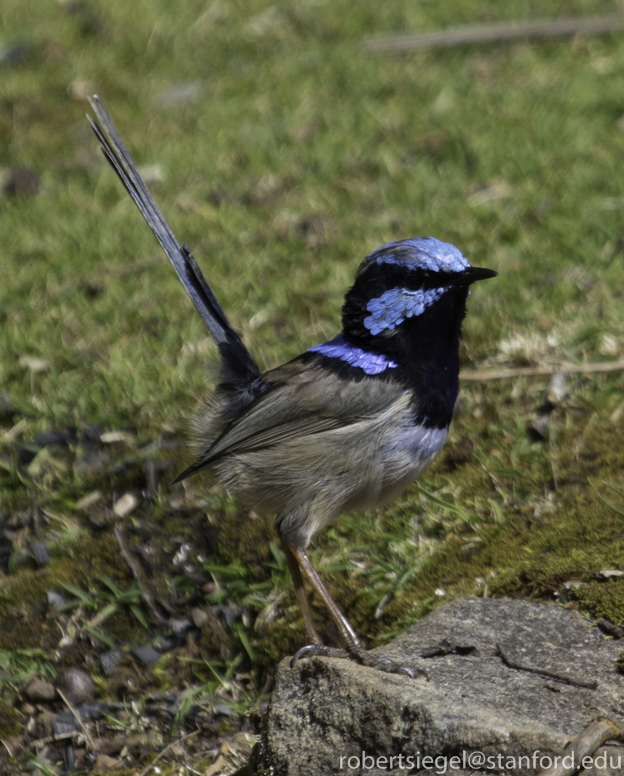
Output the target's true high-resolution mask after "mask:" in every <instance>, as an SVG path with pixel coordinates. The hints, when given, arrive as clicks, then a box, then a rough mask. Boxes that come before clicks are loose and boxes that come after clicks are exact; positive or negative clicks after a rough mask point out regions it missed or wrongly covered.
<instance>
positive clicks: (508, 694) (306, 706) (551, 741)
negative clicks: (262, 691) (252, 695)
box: [256, 598, 624, 776]
mask: <svg viewBox="0 0 624 776" xmlns="http://www.w3.org/2000/svg"><path fill="white" fill-rule="evenodd" d="M444 640H446V641H447V642H448V643H450V644H461V645H462V647H464V648H465V646H466V645H470V646H472V647H474V650H473V651H471V652H470V653H469V654H466V653H465V652H464V654H458V652H457V651H450V652H449V651H448V650H445V649H443V650H440V651H439V653H438V656H437V657H431V658H429V659H427V658H424V657H422V656H421V653H422V652H423V651H425V654H427V653H429V654H431V652H432V650H431V649H430V648H431V647H432V646H435V645H436V644H439V643H440V642H441V641H444ZM499 645H500V647H499ZM499 648H500V649H502V651H503V652H504V654H505V656H506V658H507V659H508V661H509V662H511V663H513V664H517V665H521V666H523V667H527V666H529V667H531V668H533V669H540V670H542V671H546V672H550V674H551V675H550V676H545V675H540V674H537V673H534V672H529V671H527V670H517V669H514V668H511V667H509V665H508V664H507V663H506V662H504V661H503V660H502V659H501V656H500V652H499ZM374 652H375V653H376V654H379V655H383V656H386V657H389V658H391V659H393V660H396V661H398V662H400V663H402V664H405V665H409V666H413V667H415V668H418V669H420V670H421V671H425V672H426V674H427V677H428V678H417V679H410V678H408V677H406V676H402V675H396V674H384V673H381V672H379V671H376V670H374V669H371V668H364V667H362V666H360V665H358V664H356V663H353V662H351V661H347V660H337V659H333V660H332V659H327V658H312V659H309V660H305V659H303V660H300V661H299V662H297V663H296V664H295V666H294V667H293V668H290V665H289V661H288V660H284V661H282V663H281V664H280V665H279V667H278V671H277V675H276V680H275V690H274V692H273V696H272V699H271V703H270V705H269V710H268V714H267V723H266V728H265V731H264V734H263V740H262V742H261V747H260V752H259V754H258V758H257V760H256V769H257V772H258V773H271V774H272V776H291V775H293V776H294V774H297V775H298V774H302V773H305V774H306V776H316V775H317V774H318V776H320V775H321V774H323V776H326V775H327V774H345V773H348V774H349V776H355V775H356V774H362V776H364V774H366V776H372V774H375V773H376V772H377V771H378V772H379V773H384V774H386V776H387V774H389V773H394V772H396V773H403V774H405V773H408V772H411V773H422V774H425V773H435V772H436V770H437V771H438V773H439V772H440V771H441V767H436V766H435V765H434V763H432V762H425V761H424V758H425V757H433V758H435V757H439V756H446V757H447V758H450V757H451V756H457V757H459V758H462V757H463V756H464V753H466V755H467V756H469V755H470V753H472V752H480V753H483V755H484V757H491V758H494V759H493V760H491V761H490V762H489V763H487V762H480V763H479V762H475V761H470V763H469V766H470V765H472V766H473V768H475V770H479V769H480V768H483V769H484V770H487V771H488V773H490V774H493V773H503V772H512V771H513V773H514V774H517V775H518V776H520V775H521V774H528V773H531V774H532V773H535V772H536V771H539V770H540V767H539V760H538V767H537V768H534V767H533V764H532V761H531V763H530V764H529V767H527V760H526V759H525V760H523V761H519V759H518V758H519V757H520V756H521V755H522V756H524V757H525V758H526V757H527V756H529V757H532V755H533V753H534V752H539V753H540V756H544V755H546V756H548V755H549V756H554V755H556V754H561V752H562V750H563V749H564V747H565V746H566V744H567V743H568V742H569V741H570V740H571V739H572V738H574V737H575V736H576V735H578V734H579V733H580V732H581V731H582V730H583V729H584V728H585V727H586V726H587V725H588V724H589V723H590V722H591V721H592V720H593V719H595V718H596V717H598V716H610V717H611V718H612V719H614V720H615V721H616V722H617V723H618V724H620V723H622V721H623V720H622V714H623V710H624V676H621V675H620V674H619V673H618V672H617V670H616V666H615V662H614V661H615V660H616V659H617V658H618V657H619V654H620V652H621V645H620V644H618V642H617V641H613V640H612V639H609V638H607V637H605V635H604V634H603V633H602V632H601V631H600V630H599V629H598V628H596V627H593V625H592V623H591V622H590V621H588V620H586V619H584V618H583V616H582V615H581V614H579V613H576V612H572V611H569V610H566V609H562V608H560V607H557V606H546V605H541V604H534V603H529V602H527V601H511V600H500V599H490V598H485V599H484V598H467V599H460V600H457V601H453V602H451V603H449V604H448V605H446V606H443V607H439V608H438V609H436V610H435V611H434V612H433V613H432V614H430V615H429V616H428V617H426V618H425V619H423V620H421V621H420V622H417V623H416V624H415V625H413V626H412V627H411V628H409V630H408V631H406V632H405V633H404V634H402V635H401V636H399V637H398V638H397V639H395V640H394V641H393V642H392V643H391V644H389V645H387V646H385V647H382V648H380V649H377V650H374ZM552 674H554V675H556V676H552ZM556 677H560V678H556ZM575 680H579V681H581V682H585V683H587V682H593V681H595V682H596V689H594V690H592V689H589V688H588V687H580V686H576V685H574V684H573V683H572V682H574V681H575ZM363 752H365V753H366V756H368V757H372V758H374V763H372V762H371V760H370V759H369V760H367V761H364V759H363ZM399 755H402V756H403V761H402V763H401V762H400V761H399V760H398V759H397V758H398V757H399ZM499 755H500V756H502V758H503V759H502V763H501V761H500V760H499V759H498V758H499ZM350 757H353V758H354V759H353V760H352V761H351V765H353V766H355V767H349V766H348V758H350ZM380 757H382V758H383V757H385V758H390V757H394V758H395V759H394V761H393V762H390V761H389V760H386V761H383V760H382V761H381V763H379V762H378V759H379V758H380ZM407 757H411V758H413V760H412V763H408V762H407V760H406V758H407ZM418 758H420V760H418ZM507 758H516V762H515V767H510V765H509V761H508V760H507ZM358 762H359V764H358ZM622 762H624V758H623V760H622ZM401 765H402V768H401V767H399V766H401ZM373 766H374V767H373ZM406 766H409V767H407V769H406ZM462 770H466V771H468V772H472V771H471V768H470V767H467V768H466V767H465V766H464V763H463V762H462V761H461V760H460V762H459V765H457V766H456V767H455V768H454V769H451V768H450V767H448V764H447V773H454V774H459V773H461V771H462ZM598 772H599V771H598Z"/></svg>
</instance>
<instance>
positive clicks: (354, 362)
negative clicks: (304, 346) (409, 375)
mask: <svg viewBox="0 0 624 776" xmlns="http://www.w3.org/2000/svg"><path fill="white" fill-rule="evenodd" d="M308 350H309V352H311V353H320V354H321V355H323V356H329V358H339V359H340V360H341V361H346V363H347V364H351V366H357V367H359V368H360V369H362V370H363V371H364V372H365V373H366V374H367V375H379V374H381V373H382V372H385V371H386V369H396V367H397V366H398V364H395V362H394V361H391V360H390V359H389V358H386V356H382V355H380V354H379V353H368V352H367V351H366V350H362V348H358V347H356V346H355V345H350V344H349V343H348V342H345V339H344V337H343V336H342V334H339V335H338V336H337V337H334V339H333V340H330V341H329V342H323V343H322V344H320V345H314V347H312V348H308Z"/></svg>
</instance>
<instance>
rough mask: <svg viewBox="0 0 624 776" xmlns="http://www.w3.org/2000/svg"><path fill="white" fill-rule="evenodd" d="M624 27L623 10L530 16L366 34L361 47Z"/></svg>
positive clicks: (385, 48)
mask: <svg viewBox="0 0 624 776" xmlns="http://www.w3.org/2000/svg"><path fill="white" fill-rule="evenodd" d="M622 28H624V14H612V15H610V16H586V17H580V18H579V17H571V18H564V19H528V20H524V21H515V22H494V23H493V24H475V25H470V26H467V27H450V28H449V29H447V30H434V31H433V32H422V33H419V34H416V35H409V34H405V35H387V36H375V37H371V38H364V40H363V41H362V43H361V48H362V51H364V52H365V53H366V54H378V53H386V52H389V53H394V54H398V53H403V52H406V51H416V50H417V49H432V48H446V47H448V46H469V45H471V44H473V43H498V42H499V41H503V40H532V39H536V38H556V37H562V36H569V35H577V34H579V33H584V34H591V35H608V34H609V33H611V32H614V31H615V30H621V29H622Z"/></svg>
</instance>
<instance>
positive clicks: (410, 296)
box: [364, 288, 446, 334]
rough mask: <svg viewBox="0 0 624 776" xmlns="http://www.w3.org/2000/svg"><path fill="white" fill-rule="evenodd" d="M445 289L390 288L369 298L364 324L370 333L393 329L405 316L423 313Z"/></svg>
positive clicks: (409, 316) (410, 316)
mask: <svg viewBox="0 0 624 776" xmlns="http://www.w3.org/2000/svg"><path fill="white" fill-rule="evenodd" d="M445 290H446V289H444V288H430V289H428V290H427V291H424V290H423V289H418V290H417V291H409V290H408V289H407V288H390V289H389V290H388V291H386V292H384V293H383V294H382V295H381V296H378V297H375V299H371V300H369V302H368V304H367V305H366V309H367V310H368V312H369V313H371V315H369V316H368V317H366V318H364V326H366V328H367V329H368V330H369V331H370V333H371V334H380V333H381V332H382V331H386V330H387V329H394V328H395V327H397V326H398V325H399V324H401V323H403V321H404V320H405V319H406V318H412V317H413V316H415V315H420V314H421V313H423V312H424V311H425V310H426V309H427V307H430V306H431V305H432V304H433V303H434V302H435V301H436V300H438V299H439V298H440V297H441V296H442V294H443V293H444V291H445Z"/></svg>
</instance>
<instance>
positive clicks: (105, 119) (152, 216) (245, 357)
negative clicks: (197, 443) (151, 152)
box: [87, 95, 260, 389]
mask: <svg viewBox="0 0 624 776" xmlns="http://www.w3.org/2000/svg"><path fill="white" fill-rule="evenodd" d="M89 102H90V104H91V107H92V108H93V110H94V111H95V115H96V117H97V120H98V122H99V123H96V122H95V121H93V119H92V118H91V117H90V116H87V118H88V119H89V123H90V124H91V126H92V127H93V131H94V132H95V134H96V136H97V139H98V140H99V141H100V144H101V146H102V152H103V154H104V156H105V157H106V158H107V160H108V161H109V162H110V164H111V166H112V168H113V169H114V170H115V172H116V173H117V175H118V176H119V178H120V180H121V182H122V183H123V185H124V186H125V188H126V191H127V192H128V194H130V196H131V197H132V199H133V200H134V203H135V205H136V206H137V207H138V208H139V210H140V211H141V215H142V216H143V218H144V219H145V220H146V221H147V225H148V226H149V227H150V229H151V230H152V232H153V233H154V236H155V237H156V239H157V240H158V242H159V243H160V245H161V247H162V249H163V251H164V252H165V253H166V254H167V256H168V258H169V261H170V262H171V263H172V264H173V268H174V269H175V271H176V272H177V274H178V277H179V278H180V280H181V281H182V283H183V285H184V288H185V289H186V291H187V293H188V295H189V296H190V297H191V299H192V300H193V304H194V305H195V307H196V308H197V311H198V312H199V314H200V315H201V317H202V318H203V319H204V322H205V324H206V326H207V327H208V328H209V329H210V331H211V333H212V336H213V337H214V338H215V340H216V342H217V345H218V346H219V353H220V354H221V359H222V374H221V379H222V383H221V384H222V386H223V387H225V386H227V387H229V388H233V389H235V388H239V389H240V388H243V387H245V386H248V385H249V384H250V383H251V382H252V381H253V380H255V379H256V378H257V377H258V376H259V374H260V370H259V369H258V365H257V364H256V362H255V361H254V358H253V356H252V355H251V353H250V352H249V351H248V350H247V348H246V347H245V345H244V344H243V342H242V340H241V339H240V337H239V336H238V334H237V333H236V332H235V331H234V329H233V328H232V325H231V323H230V322H229V321H228V319H227V316H226V315H225V313H224V312H223V309H222V307H221V305H220V304H219V302H218V301H217V298H216V297H215V295H214V294H213V292H212V289H211V288H210V286H209V285H208V283H207V282H206V279H205V278H204V276H203V275H202V272H201V270H200V268H199V266H198V265H197V262H196V261H195V259H194V258H193V255H192V254H191V252H190V251H189V249H188V248H187V247H186V245H184V246H182V247H181V246H180V244H179V243H178V241H177V240H176V238H175V237H174V235H173V232H172V231H171V229H170V228H169V225H168V224H167V222H166V221H165V219H164V216H163V214H162V213H161V212H160V210H159V208H158V205H157V204H156V202H154V198H153V197H152V195H151V194H150V193H149V190H148V189H147V186H146V185H145V183H144V182H143V180H142V178H141V176H140V175H139V173H138V170H137V168H136V166H135V164H134V162H133V161H132V157H131V156H130V154H129V153H128V150H127V149H126V146H125V145H124V143H123V140H122V139H121V138H120V137H119V134H118V132H117V130H116V129H115V125H114V124H113V122H112V121H111V118H110V116H109V115H108V113H107V112H106V110H105V108H104V106H103V105H102V103H101V102H100V100H99V98H98V96H97V95H94V96H93V97H89Z"/></svg>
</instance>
